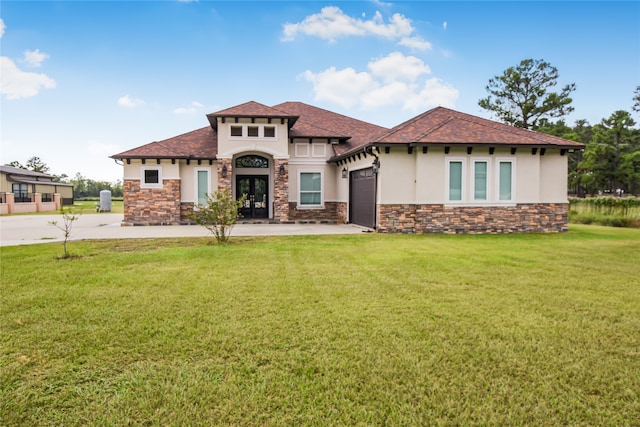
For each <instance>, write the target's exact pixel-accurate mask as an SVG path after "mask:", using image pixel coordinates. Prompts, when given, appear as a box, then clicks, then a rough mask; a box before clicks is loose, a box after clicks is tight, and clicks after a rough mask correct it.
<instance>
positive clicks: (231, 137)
mask: <svg viewBox="0 0 640 427" xmlns="http://www.w3.org/2000/svg"><path fill="white" fill-rule="evenodd" d="M238 127H240V128H242V135H241V136H236V135H231V129H232V128H238ZM250 127H256V128H258V136H249V128H250ZM265 127H269V128H273V136H264V128H265ZM240 139H242V140H247V139H249V140H252V141H255V140H267V141H273V140H276V139H278V126H276V125H274V124H269V123H232V124H229V140H240Z"/></svg>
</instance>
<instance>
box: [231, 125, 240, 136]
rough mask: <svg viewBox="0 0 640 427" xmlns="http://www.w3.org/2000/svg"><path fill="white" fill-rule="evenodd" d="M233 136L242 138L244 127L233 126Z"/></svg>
mask: <svg viewBox="0 0 640 427" xmlns="http://www.w3.org/2000/svg"><path fill="white" fill-rule="evenodd" d="M231 136H242V126H231Z"/></svg>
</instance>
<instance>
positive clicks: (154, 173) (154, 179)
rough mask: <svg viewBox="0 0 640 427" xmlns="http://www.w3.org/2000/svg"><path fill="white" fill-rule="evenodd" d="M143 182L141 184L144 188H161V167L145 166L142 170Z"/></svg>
mask: <svg viewBox="0 0 640 427" xmlns="http://www.w3.org/2000/svg"><path fill="white" fill-rule="evenodd" d="M141 175H142V182H141V183H140V186H141V187H142V188H161V187H162V176H161V175H160V168H145V167H143V168H142V170H141Z"/></svg>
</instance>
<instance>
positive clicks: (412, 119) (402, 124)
mask: <svg viewBox="0 0 640 427" xmlns="http://www.w3.org/2000/svg"><path fill="white" fill-rule="evenodd" d="M438 108H444V107H435V108H432V109H430V110H427V111H425V112H424V113H422V114H419V115H417V116H415V117H413V118H411V119H409V120H406V121H404V122H402V123H400V124H399V125H396V126H394V127H392V128H391V129H389V131H388V132H385V133H384V134H382V135H380V136H379V137H378V138H377V139H376V140H375V141H371V142H378V141H380V140H382V139H383V138H386V137H387V136H389V135H391V134H394V133H396V132H398V131H400V130H402V129H404V128H406V127H407V126H409V125H411V124H412V123H414V122H416V121H418V120H420V119H422V118H423V117H426V116H428V115H429V114H431V113H433V112H434V111H436V110H437V109H438Z"/></svg>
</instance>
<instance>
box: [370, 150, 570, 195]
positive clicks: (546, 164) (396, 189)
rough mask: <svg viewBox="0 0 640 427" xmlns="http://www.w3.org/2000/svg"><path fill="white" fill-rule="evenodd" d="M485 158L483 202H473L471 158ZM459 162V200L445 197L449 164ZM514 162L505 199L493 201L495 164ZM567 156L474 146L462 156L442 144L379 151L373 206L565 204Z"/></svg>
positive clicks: (497, 165) (474, 159)
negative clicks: (485, 193)
mask: <svg viewBox="0 0 640 427" xmlns="http://www.w3.org/2000/svg"><path fill="white" fill-rule="evenodd" d="M478 160H479V161H486V162H487V169H488V176H487V191H488V197H487V200H483V201H475V200H474V197H473V186H474V173H473V167H474V161H478ZM450 161H461V162H463V200H461V201H449V200H448V179H447V177H448V173H449V170H448V163H449V162H450ZM501 161H511V162H512V164H513V176H512V193H513V198H512V200H509V201H500V200H498V193H499V191H498V189H499V182H498V175H499V163H500V162H501ZM566 168H567V158H566V156H561V155H560V151H559V150H546V152H545V154H544V155H541V154H540V151H539V150H538V152H537V153H536V154H533V155H532V154H531V149H524V148H521V149H518V150H517V151H516V153H515V154H511V151H510V149H496V150H495V151H494V153H493V154H489V150H488V148H474V149H473V151H472V154H467V151H466V148H451V149H450V151H449V153H448V154H445V152H444V148H443V147H430V148H429V150H428V152H427V153H423V152H422V149H421V148H419V147H418V148H414V149H413V152H412V154H408V152H407V148H406V147H403V148H392V149H391V150H390V152H389V153H384V151H383V152H382V153H381V154H380V171H379V184H378V195H377V197H378V200H377V202H378V204H445V205H468V206H478V205H515V204H520V203H566V202H567V178H566V175H567V172H566Z"/></svg>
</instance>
